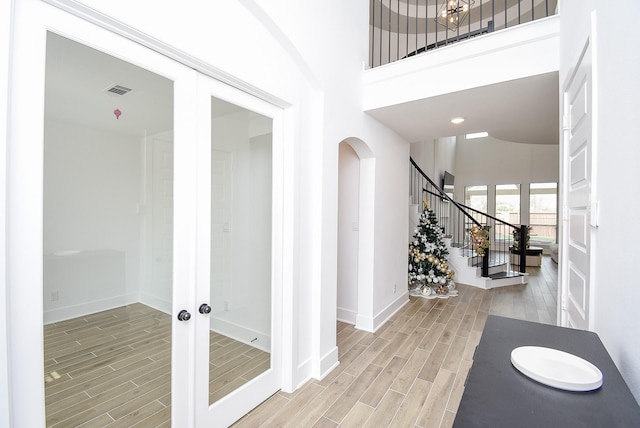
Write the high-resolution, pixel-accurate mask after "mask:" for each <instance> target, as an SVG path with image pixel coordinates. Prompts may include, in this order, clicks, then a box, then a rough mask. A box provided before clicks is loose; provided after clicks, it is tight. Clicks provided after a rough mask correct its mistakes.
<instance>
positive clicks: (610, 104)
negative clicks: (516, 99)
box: [560, 0, 640, 401]
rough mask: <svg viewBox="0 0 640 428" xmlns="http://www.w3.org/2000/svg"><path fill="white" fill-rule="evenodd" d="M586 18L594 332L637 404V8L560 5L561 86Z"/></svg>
mask: <svg viewBox="0 0 640 428" xmlns="http://www.w3.org/2000/svg"><path fill="white" fill-rule="evenodd" d="M591 10H595V12H596V14H595V18H596V26H595V28H596V39H595V49H596V50H595V62H594V75H593V88H594V108H593V114H594V116H593V120H594V125H595V128H594V129H595V132H594V140H595V144H596V146H597V148H596V150H597V154H596V156H595V159H594V165H595V174H596V177H597V178H596V182H595V183H594V184H595V186H594V190H595V195H596V196H595V198H596V199H597V200H598V202H599V226H598V228H597V229H596V231H595V244H594V245H593V247H592V251H594V252H595V254H594V256H593V257H592V260H593V265H592V268H593V269H594V271H595V277H594V280H593V282H592V287H594V288H595V294H594V306H593V309H594V310H593V312H592V316H593V326H594V331H595V332H596V333H597V334H598V335H599V336H600V339H601V340H602V341H603V343H604V345H605V347H606V348H607V350H608V351H609V353H610V354H611V357H612V358H613V360H614V361H615V363H616V365H617V366H618V368H619V369H620V371H621V373H622V375H623V377H624V379H625V381H626V382H627V384H628V385H629V387H630V388H631V391H632V392H633V394H634V396H635V398H636V400H638V401H640V344H639V343H638V341H637V340H635V339H634V338H635V337H637V336H638V326H640V311H638V302H640V288H639V287H638V284H637V280H635V279H634V278H635V277H636V276H637V271H636V268H635V267H636V265H637V251H636V250H637V245H636V243H635V240H634V239H633V234H634V231H635V225H636V224H637V217H638V212H639V211H640V199H638V197H637V195H638V183H640V169H639V168H638V165H637V164H638V159H640V149H639V148H638V145H637V144H636V143H637V140H638V135H639V134H640V122H639V121H637V120H635V119H634V115H635V114H636V113H637V112H638V111H640V84H639V83H638V78H637V77H638V75H640V56H638V55H634V54H625V52H627V53H630V52H635V50H636V48H637V47H636V43H635V40H636V36H635V32H636V29H635V28H636V25H637V23H638V22H640V4H638V2H636V1H633V0H623V1H622V2H619V3H618V4H617V5H616V8H615V10H611V5H610V2H607V1H604V0H595V1H586V2H585V1H581V0H564V1H563V2H561V9H560V13H561V15H562V28H563V30H562V36H561V37H562V41H563V42H562V52H561V53H562V56H561V58H562V61H561V70H560V82H561V84H562V83H563V82H564V81H565V80H566V78H567V76H568V73H569V72H570V69H569V67H570V64H571V63H572V61H574V62H575V60H576V58H577V57H576V55H577V52H576V51H575V47H576V46H581V45H582V43H583V42H584V36H585V34H588V30H589V25H590V12H591ZM621 10H623V11H624V13H619V11H621ZM626 118H631V119H630V120H627V119H626Z"/></svg>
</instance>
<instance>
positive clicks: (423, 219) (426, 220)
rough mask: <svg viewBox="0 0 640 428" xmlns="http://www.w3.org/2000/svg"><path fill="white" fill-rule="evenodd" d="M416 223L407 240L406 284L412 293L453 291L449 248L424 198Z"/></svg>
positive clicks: (453, 293) (452, 293)
mask: <svg viewBox="0 0 640 428" xmlns="http://www.w3.org/2000/svg"><path fill="white" fill-rule="evenodd" d="M423 204H424V210H423V211H422V213H421V214H420V218H419V220H418V226H417V229H416V230H415V233H414V235H413V240H412V241H411V243H410V244H409V288H410V291H411V294H414V295H415V294H421V295H425V296H432V295H440V296H446V295H456V294H457V293H456V292H455V290H454V289H455V283H454V282H453V280H452V278H453V275H454V272H453V271H452V270H451V269H450V268H449V264H448V262H447V258H448V256H449V250H447V245H446V244H445V243H444V239H443V236H444V233H443V230H442V227H440V226H439V225H438V219H437V218H436V215H435V213H434V212H433V210H431V209H429V208H428V206H427V205H428V201H427V200H426V199H425V201H424V203H423Z"/></svg>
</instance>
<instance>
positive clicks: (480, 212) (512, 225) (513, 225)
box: [458, 203, 520, 230]
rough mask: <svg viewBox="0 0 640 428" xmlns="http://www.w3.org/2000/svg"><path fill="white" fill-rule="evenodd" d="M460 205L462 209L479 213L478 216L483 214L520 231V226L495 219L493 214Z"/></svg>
mask: <svg viewBox="0 0 640 428" xmlns="http://www.w3.org/2000/svg"><path fill="white" fill-rule="evenodd" d="M458 204H459V205H460V206H461V207H463V208H464V209H467V210H471V211H473V212H476V213H478V214H482V215H483V216H486V217H489V218H490V219H491V220H495V221H499V222H501V223H504V224H506V225H507V226H510V227H512V228H514V229H518V230H520V226H516V225H515V224H511V223H509V222H508V221H504V220H502V219H500V218H497V217H494V216H492V215H491V214H487V213H483V212H482V211H479V210H477V209H475V208H472V207H470V206H468V205H465V204H460V203H458Z"/></svg>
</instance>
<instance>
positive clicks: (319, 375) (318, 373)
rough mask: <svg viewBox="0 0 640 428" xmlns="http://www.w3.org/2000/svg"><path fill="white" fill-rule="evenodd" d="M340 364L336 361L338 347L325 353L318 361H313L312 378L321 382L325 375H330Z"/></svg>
mask: <svg viewBox="0 0 640 428" xmlns="http://www.w3.org/2000/svg"><path fill="white" fill-rule="evenodd" d="M339 364H340V362H339V361H338V347H337V346H336V347H334V348H333V349H332V350H331V351H329V352H327V353H326V354H325V355H323V356H322V357H321V358H320V359H318V360H316V361H314V364H313V366H314V367H313V377H314V378H316V379H318V380H322V379H324V377H325V376H326V375H328V374H329V373H331V371H332V370H333V369H335V368H336V367H338V365H339Z"/></svg>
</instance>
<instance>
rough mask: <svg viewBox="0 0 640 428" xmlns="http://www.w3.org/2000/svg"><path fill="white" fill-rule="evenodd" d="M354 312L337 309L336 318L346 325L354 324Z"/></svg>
mask: <svg viewBox="0 0 640 428" xmlns="http://www.w3.org/2000/svg"><path fill="white" fill-rule="evenodd" d="M356 316H357V314H356V311H352V310H351V309H344V308H337V311H336V317H337V319H338V321H342V322H346V323H347V324H352V325H355V324H356Z"/></svg>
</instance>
